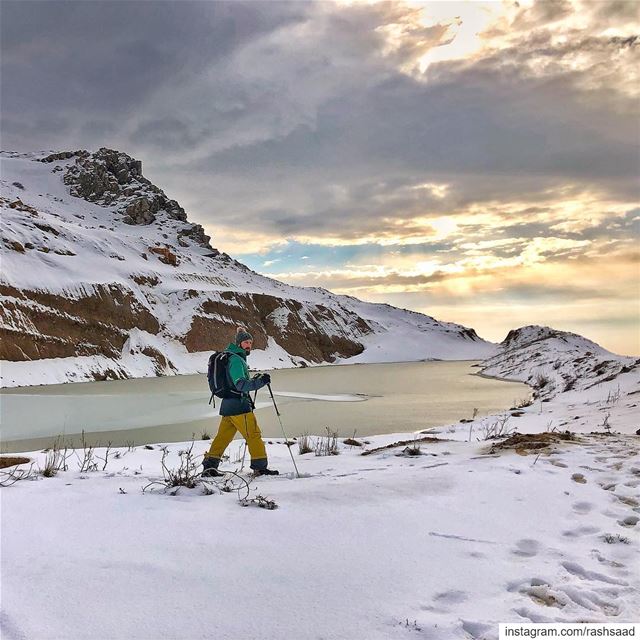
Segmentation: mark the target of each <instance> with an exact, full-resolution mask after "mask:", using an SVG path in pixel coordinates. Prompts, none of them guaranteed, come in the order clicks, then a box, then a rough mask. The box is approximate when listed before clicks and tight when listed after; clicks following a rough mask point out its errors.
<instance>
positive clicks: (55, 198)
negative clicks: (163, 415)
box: [0, 149, 496, 386]
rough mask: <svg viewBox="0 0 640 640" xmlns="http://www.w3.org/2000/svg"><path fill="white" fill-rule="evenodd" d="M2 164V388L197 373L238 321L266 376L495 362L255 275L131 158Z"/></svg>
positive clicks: (429, 333) (389, 312)
mask: <svg viewBox="0 0 640 640" xmlns="http://www.w3.org/2000/svg"><path fill="white" fill-rule="evenodd" d="M0 162H1V177H2V179H1V187H2V191H1V195H0V207H1V214H2V244H1V248H2V275H1V277H0V335H1V337H2V344H1V346H0V361H2V378H3V382H2V384H3V386H16V385H23V384H41V383H51V382H65V381H69V380H75V381H80V380H93V379H105V378H121V377H134V376H148V375H158V374H172V373H194V372H198V371H203V369H204V367H205V363H206V360H207V357H206V355H205V353H208V352H210V351H211V350H213V349H216V348H220V347H222V346H224V345H225V344H226V343H227V342H228V340H229V339H230V337H231V336H232V334H233V333H234V327H235V325H236V324H237V323H239V322H243V323H246V324H247V325H248V327H249V329H250V331H251V332H252V333H253V334H254V336H255V346H256V349H257V350H258V354H257V355H258V357H257V358H256V361H259V365H260V366H262V367H267V366H272V367H277V366H291V365H297V364H313V363H323V362H336V361H345V360H348V361H349V362H377V361H390V360H408V359H414V360H415V359H427V358H441V359H482V358H485V357H487V356H489V355H491V354H493V353H494V352H495V349H496V347H495V345H493V344H491V343H488V342H486V341H484V340H481V339H480V338H478V336H477V335H476V334H475V332H474V331H473V330H472V329H467V328H465V327H463V326H461V325H457V324H453V323H445V322H438V321H437V320H435V319H433V318H430V317H429V316H425V315H422V314H418V313H414V312H410V311H404V310H400V309H395V308H393V307H390V306H388V305H376V304H370V303H365V302H362V301H359V300H356V299H354V298H351V297H347V296H337V295H334V294H332V293H330V292H328V291H326V290H324V289H319V288H300V287H293V286H289V285H286V284H284V283H281V282H278V281H276V280H273V279H270V278H267V277H264V276H261V275H260V274H257V273H255V272H254V271H251V270H250V269H248V268H247V267H246V266H244V265H242V264H241V263H239V262H237V261H235V260H233V259H232V258H230V257H229V256H227V255H226V254H224V253H220V252H219V251H217V250H216V249H214V248H213V247H211V246H210V244H209V238H208V237H207V236H206V235H205V234H204V231H203V229H202V228H201V227H200V226H199V225H194V224H192V223H190V222H189V221H188V220H187V217H186V214H185V212H184V210H183V209H182V208H181V207H180V206H179V205H178V203H177V202H175V201H174V200H170V199H169V198H167V197H166V195H165V194H164V193H163V192H162V191H161V190H160V189H159V188H158V187H156V186H154V185H152V184H151V183H150V182H149V181H148V180H146V179H145V178H144V177H143V175H142V167H141V163H140V162H139V161H136V160H134V159H133V158H130V157H129V156H127V155H126V154H123V153H119V152H116V151H112V150H108V149H100V150H99V151H97V152H95V153H89V152H86V151H78V152H63V153H56V154H51V153H43V154H17V153H2V154H1V156H0ZM399 336H402V341H400V340H398V338H399Z"/></svg>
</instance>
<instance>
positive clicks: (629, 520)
mask: <svg viewBox="0 0 640 640" xmlns="http://www.w3.org/2000/svg"><path fill="white" fill-rule="evenodd" d="M639 520H640V518H638V516H627V517H626V518H622V519H621V520H618V524H619V525H620V526H621V527H635V526H636V525H637V524H638V521H639Z"/></svg>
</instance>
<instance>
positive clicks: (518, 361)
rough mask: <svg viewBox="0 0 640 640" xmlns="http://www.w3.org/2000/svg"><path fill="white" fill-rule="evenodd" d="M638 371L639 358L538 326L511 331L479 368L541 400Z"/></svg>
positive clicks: (577, 336)
mask: <svg viewBox="0 0 640 640" xmlns="http://www.w3.org/2000/svg"><path fill="white" fill-rule="evenodd" d="M638 371H640V360H638V359H635V358H631V357H625V356H618V355H616V354H614V353H611V352H610V351H607V350H606V349H603V348H602V347H601V346H600V345H598V344H596V343H595V342H592V341H591V340H588V339H587V338H584V337H582V336H579V335H577V334H575V333H570V332H567V331H557V330H555V329H551V328H550V327H540V326H527V327H521V328H520V329H515V330H513V331H510V332H509V334H508V335H507V337H506V338H505V339H504V341H503V342H502V343H501V344H500V349H499V351H498V352H497V353H496V354H495V355H493V356H492V357H490V358H488V359H487V360H485V361H484V362H483V369H482V373H483V374H485V375H490V376H495V377H500V378H509V379H510V380H519V381H521V382H526V383H527V384H529V385H531V386H532V387H533V388H534V395H535V397H536V398H540V399H542V400H549V399H551V398H553V397H554V396H556V395H558V394H559V393H564V392H568V391H571V390H575V391H586V390H588V389H590V388H592V387H595V386H597V385H601V384H603V383H606V382H610V381H614V380H617V379H618V378H620V377H621V376H623V374H626V373H630V372H635V374H637V373H638Z"/></svg>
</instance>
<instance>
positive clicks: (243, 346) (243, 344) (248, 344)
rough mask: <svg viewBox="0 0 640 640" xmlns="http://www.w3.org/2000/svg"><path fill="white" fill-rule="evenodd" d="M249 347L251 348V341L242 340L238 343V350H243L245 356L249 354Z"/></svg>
mask: <svg viewBox="0 0 640 640" xmlns="http://www.w3.org/2000/svg"><path fill="white" fill-rule="evenodd" d="M251 347H253V340H243V341H242V342H241V343H240V348H241V349H244V351H245V353H246V354H247V355H249V354H250V353H251Z"/></svg>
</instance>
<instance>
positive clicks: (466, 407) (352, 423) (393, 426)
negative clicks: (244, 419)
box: [0, 360, 529, 453]
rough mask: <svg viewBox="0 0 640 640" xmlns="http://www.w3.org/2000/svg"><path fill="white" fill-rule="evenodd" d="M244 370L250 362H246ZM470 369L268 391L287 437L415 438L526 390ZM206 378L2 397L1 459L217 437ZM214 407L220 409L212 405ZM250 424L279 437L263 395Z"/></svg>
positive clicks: (378, 372) (454, 366) (297, 381)
mask: <svg viewBox="0 0 640 640" xmlns="http://www.w3.org/2000/svg"><path fill="white" fill-rule="evenodd" d="M249 362H250V360H249ZM475 364H477V363H474V362H469V361H465V362H459V361H458V362H408V363H390V364H359V365H341V366H323V367H309V368H305V369H280V370H277V371H274V372H272V385H271V386H272V388H273V391H274V393H275V394H276V401H277V403H278V407H279V409H280V412H281V414H282V420H283V424H284V427H285V430H286V432H287V435H288V436H289V437H295V436H298V435H301V434H303V433H305V432H306V433H310V434H320V433H325V428H326V427H329V428H331V429H332V430H336V431H338V432H339V434H340V436H341V437H348V436H352V435H353V433H354V431H356V433H357V436H361V437H362V436H368V435H374V434H381V433H396V432H410V431H419V430H421V429H425V428H427V427H433V426H438V425H442V424H448V423H451V422H455V421H457V420H459V419H461V418H470V417H471V416H472V414H473V410H474V408H477V409H478V414H479V415H480V416H482V415H486V414H490V413H495V412H497V411H501V410H503V409H508V408H509V407H511V406H513V404H514V402H516V401H517V400H520V399H523V398H526V397H528V396H529V388H528V387H527V386H525V385H523V384H520V383H515V382H505V381H501V380H494V379H489V378H484V377H481V376H479V375H474V373H475V372H476V371H477V368H475V367H474V365H475ZM209 396H210V394H209V390H208V386H207V381H206V376H204V375H193V376H175V377H167V378H143V379H136V380H118V381H115V382H90V383H82V384H63V385H49V386H40V387H23V388H20V389H3V390H2V391H1V392H0V428H1V434H0V437H1V440H2V451H3V452H7V453H11V452H16V451H29V450H35V449H39V448H43V447H45V446H48V445H50V444H51V442H52V441H53V439H54V438H55V437H56V436H57V435H65V436H76V435H77V434H79V433H80V432H81V431H82V430H83V429H84V430H85V432H86V434H87V435H88V437H87V440H88V441H89V442H91V443H96V444H106V443H107V442H112V443H113V445H114V446H124V445H126V444H128V443H130V442H134V443H135V444H136V445H140V444H146V443H150V442H176V441H184V440H189V439H190V438H191V437H192V434H195V437H196V438H197V439H200V438H201V437H202V434H203V432H205V433H209V434H211V435H215V432H216V429H217V425H218V420H219V418H218V416H217V413H218V407H219V405H218V406H217V407H216V408H215V409H214V408H213V407H212V406H211V405H209V404H208V400H209ZM216 402H219V401H218V400H216ZM256 416H257V418H258V422H259V424H260V426H261V428H262V432H263V434H264V435H265V436H267V437H278V436H281V435H282V432H281V430H280V425H279V423H278V421H277V417H276V415H275V411H274V409H273V404H272V403H271V399H270V397H269V393H268V390H267V389H266V388H265V389H263V390H261V391H260V392H259V393H258V400H257V410H256Z"/></svg>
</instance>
